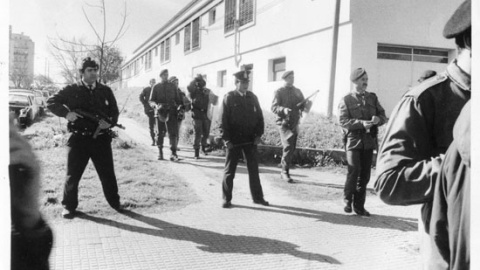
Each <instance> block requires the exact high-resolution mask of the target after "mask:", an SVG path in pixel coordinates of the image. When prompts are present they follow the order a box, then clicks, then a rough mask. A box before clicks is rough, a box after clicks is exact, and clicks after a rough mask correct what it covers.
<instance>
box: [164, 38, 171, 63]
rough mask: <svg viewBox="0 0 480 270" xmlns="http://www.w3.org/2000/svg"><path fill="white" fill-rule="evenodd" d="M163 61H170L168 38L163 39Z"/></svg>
mask: <svg viewBox="0 0 480 270" xmlns="http://www.w3.org/2000/svg"><path fill="white" fill-rule="evenodd" d="M165 61H170V38H167V40H165Z"/></svg>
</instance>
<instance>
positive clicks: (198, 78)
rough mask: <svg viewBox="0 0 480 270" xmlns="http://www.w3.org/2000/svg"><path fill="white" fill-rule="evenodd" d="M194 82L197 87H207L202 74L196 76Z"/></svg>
mask: <svg viewBox="0 0 480 270" xmlns="http://www.w3.org/2000/svg"><path fill="white" fill-rule="evenodd" d="M195 81H196V82H197V83H198V86H200V87H205V85H207V83H206V82H205V79H204V78H203V76H202V74H197V76H196V77H195Z"/></svg>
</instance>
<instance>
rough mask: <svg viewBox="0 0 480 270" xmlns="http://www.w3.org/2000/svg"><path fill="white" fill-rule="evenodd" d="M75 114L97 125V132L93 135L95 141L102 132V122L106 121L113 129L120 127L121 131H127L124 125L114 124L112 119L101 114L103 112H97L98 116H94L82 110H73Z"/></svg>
mask: <svg viewBox="0 0 480 270" xmlns="http://www.w3.org/2000/svg"><path fill="white" fill-rule="evenodd" d="M73 112H76V113H77V114H79V115H81V116H83V117H84V118H86V119H88V120H90V121H93V122H95V123H96V124H97V128H96V129H95V132H94V133H93V136H92V137H93V138H94V139H96V138H97V136H98V134H99V133H100V131H101V130H102V129H101V128H100V120H104V121H105V122H107V123H109V124H110V125H112V127H118V128H121V129H125V127H124V126H123V125H122V124H119V123H115V124H113V123H112V120H110V118H109V117H108V116H107V115H105V114H104V113H101V112H97V114H93V113H90V112H86V111H84V110H82V109H75V110H73Z"/></svg>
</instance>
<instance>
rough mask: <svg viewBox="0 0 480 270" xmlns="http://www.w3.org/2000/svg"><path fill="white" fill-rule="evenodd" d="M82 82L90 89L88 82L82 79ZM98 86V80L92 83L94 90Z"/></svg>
mask: <svg viewBox="0 0 480 270" xmlns="http://www.w3.org/2000/svg"><path fill="white" fill-rule="evenodd" d="M82 84H83V85H84V86H85V87H86V88H87V89H90V88H89V87H88V84H87V83H86V82H85V81H84V80H83V79H82ZM96 87H97V82H93V83H92V90H95V88H96Z"/></svg>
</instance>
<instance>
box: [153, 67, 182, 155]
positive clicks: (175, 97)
mask: <svg viewBox="0 0 480 270" xmlns="http://www.w3.org/2000/svg"><path fill="white" fill-rule="evenodd" d="M160 79H161V82H160V83H158V84H156V85H155V86H154V87H153V92H152V96H151V98H150V105H152V107H154V109H156V110H157V111H158V119H157V126H158V134H157V146H158V160H163V139H164V137H165V134H166V133H167V131H168V137H169V139H170V150H171V151H172V152H171V153H172V154H171V156H170V160H171V161H177V160H178V156H177V142H178V134H177V133H178V119H177V116H178V111H177V108H178V106H179V105H181V104H182V100H181V98H180V95H179V94H178V92H177V87H176V86H175V85H174V84H172V83H170V82H168V70H167V69H164V70H162V71H161V72H160Z"/></svg>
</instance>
